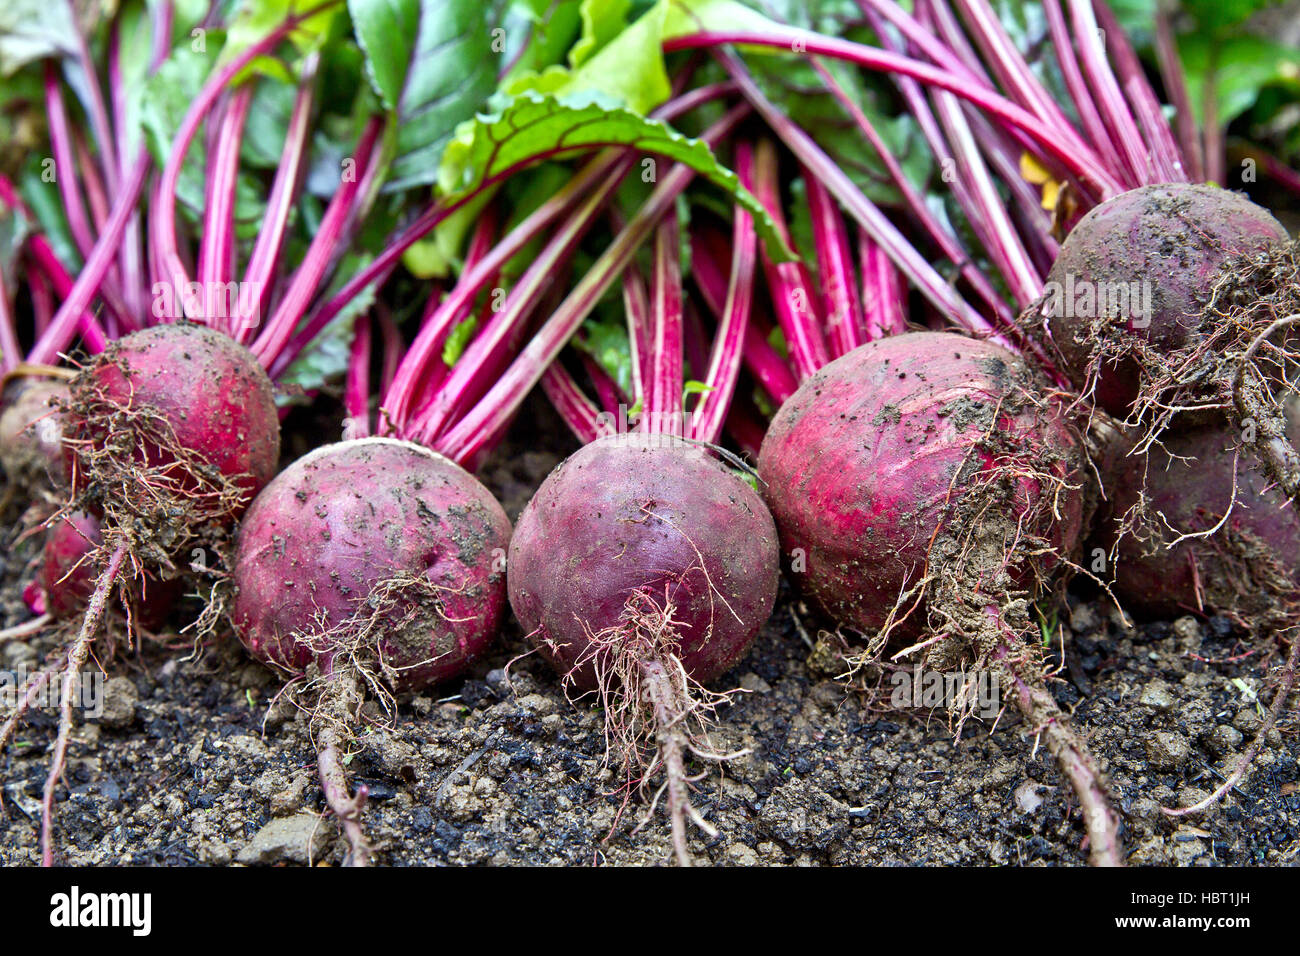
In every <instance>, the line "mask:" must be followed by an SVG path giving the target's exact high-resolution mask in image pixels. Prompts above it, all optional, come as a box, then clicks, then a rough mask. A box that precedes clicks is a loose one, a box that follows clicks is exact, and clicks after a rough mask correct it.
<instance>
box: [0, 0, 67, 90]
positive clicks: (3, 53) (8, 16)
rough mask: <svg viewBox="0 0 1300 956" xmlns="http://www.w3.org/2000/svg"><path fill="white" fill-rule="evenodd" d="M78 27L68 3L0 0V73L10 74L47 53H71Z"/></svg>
mask: <svg viewBox="0 0 1300 956" xmlns="http://www.w3.org/2000/svg"><path fill="white" fill-rule="evenodd" d="M79 29H80V28H79V27H78V25H77V24H76V23H75V22H74V21H73V19H72V7H71V5H70V4H68V3H61V2H60V3H56V2H54V0H4V3H0V76H11V75H13V74H14V73H15V72H17V71H18V70H20V69H21V68H22V67H24V66H26V65H27V64H28V63H35V62H36V61H38V60H44V59H46V58H47V57H52V56H65V55H69V54H71V53H72V52H73V51H74V50H75V46H74V43H75V42H76V39H75V38H76V36H77V33H78V30H79Z"/></svg>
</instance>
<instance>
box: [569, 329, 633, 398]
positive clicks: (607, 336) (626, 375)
mask: <svg viewBox="0 0 1300 956" xmlns="http://www.w3.org/2000/svg"><path fill="white" fill-rule="evenodd" d="M582 331H583V335H582V337H581V338H575V339H574V340H573V344H574V345H575V346H577V347H578V348H580V349H582V350H583V351H584V352H586V353H587V354H588V355H590V356H591V357H592V359H594V360H595V362H596V364H597V365H599V366H600V367H601V368H602V369H604V371H605V374H606V375H608V376H609V377H610V378H612V379H613V380H614V381H615V382H617V383H618V387H619V388H621V389H622V390H623V394H624V395H631V394H632V345H631V343H630V342H629V341H628V338H627V325H626V324H625V323H624V322H622V321H620V320H619V319H616V318H614V317H613V315H612V314H611V316H610V317H609V318H607V319H603V320H596V319H589V320H588V321H587V322H585V323H583V326H582Z"/></svg>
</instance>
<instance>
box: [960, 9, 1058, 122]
mask: <svg viewBox="0 0 1300 956" xmlns="http://www.w3.org/2000/svg"><path fill="white" fill-rule="evenodd" d="M957 4H958V6H959V7H960V8H961V10H962V13H963V15H964V17H965V19H966V22H967V23H969V24H971V26H972V28H973V30H972V32H973V33H974V34H975V39H976V42H977V43H978V44H979V45H980V47H981V48H982V49H983V51H984V59H985V61H986V62H987V63H989V65H990V66H991V67H992V69H993V71H994V73H995V74H996V75H997V77H998V79H999V80H1000V81H1001V83H1002V86H1003V87H1004V88H1005V89H1007V90H1009V91H1010V93H1011V98H1012V99H1013V100H1015V101H1016V102H1018V103H1020V105H1021V106H1024V107H1025V108H1026V109H1028V110H1030V111H1031V112H1033V113H1034V114H1035V115H1037V116H1038V118H1039V119H1041V120H1042V121H1043V122H1044V123H1047V124H1049V125H1050V126H1052V127H1053V128H1055V129H1058V130H1061V131H1062V133H1064V134H1066V136H1067V138H1068V139H1069V140H1070V141H1072V142H1073V143H1075V144H1076V145H1080V146H1082V145H1083V140H1082V139H1081V138H1080V136H1079V134H1078V132H1077V131H1076V130H1075V129H1074V127H1073V126H1072V125H1071V123H1070V121H1069V120H1068V119H1066V117H1065V114H1064V113H1062V112H1061V109H1060V107H1058V106H1057V105H1056V101H1055V100H1053V99H1052V96H1051V94H1049V93H1048V92H1047V90H1045V89H1044V88H1043V85H1042V84H1041V83H1039V82H1038V78H1037V77H1036V76H1034V73H1033V71H1032V70H1030V69H1029V64H1028V63H1026V62H1025V59H1024V57H1023V56H1021V54H1020V51H1019V50H1018V49H1016V45H1015V44H1014V43H1012V42H1011V38H1010V37H1009V36H1007V32H1006V30H1004V29H1003V28H1002V23H1001V21H1000V20H998V18H997V14H995V13H994V12H993V9H992V7H990V6H989V5H988V2H987V0H957Z"/></svg>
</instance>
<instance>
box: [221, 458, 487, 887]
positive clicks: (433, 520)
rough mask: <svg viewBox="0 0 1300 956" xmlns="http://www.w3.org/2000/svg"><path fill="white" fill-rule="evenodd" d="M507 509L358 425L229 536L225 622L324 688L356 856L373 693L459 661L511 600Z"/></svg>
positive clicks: (321, 756) (361, 841)
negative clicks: (360, 769) (229, 598)
mask: <svg viewBox="0 0 1300 956" xmlns="http://www.w3.org/2000/svg"><path fill="white" fill-rule="evenodd" d="M509 541H510V522H509V520H508V519H507V518H506V515H505V512H504V511H502V510H501V506H500V505H499V504H497V502H496V499H495V498H493V497H492V495H491V493H490V492H489V491H488V490H487V489H486V488H484V487H483V486H482V485H481V484H480V483H479V482H478V481H477V480H476V479H475V478H474V477H473V476H472V475H470V474H469V473H468V472H466V471H465V470H464V469H463V468H461V467H460V466H458V465H456V464H455V463H453V462H452V461H450V460H449V459H447V458H444V457H443V456H442V455H439V454H437V453H436V452H432V451H429V450H428V449H426V448H424V447H422V446H420V445H416V444H414V443H412V442H407V441H400V440H397V439H392V438H362V439H357V440H354V441H345V442H341V443H338V444H334V445H326V446H325V447H323V448H320V449H317V450H316V451H314V452H312V453H310V454H308V455H306V456H305V457H303V458H300V459H298V461H296V462H294V464H292V465H290V466H289V467H288V468H287V469H285V471H283V472H282V473H281V474H280V475H279V476H278V477H277V478H276V479H275V480H274V481H272V482H271V484H270V485H268V486H267V487H266V489H265V490H264V491H263V492H262V494H261V495H259V496H258V498H257V500H256V501H255V502H254V503H253V506H252V507H251V508H250V509H249V511H248V513H247V514H246V515H245V516H244V520H243V521H242V522H241V524H240V530H239V534H238V539H237V543H236V548H235V557H234V565H233V568H234V570H233V574H234V579H235V582H236V584H237V587H238V591H237V593H236V595H235V598H234V602H233V607H232V609H231V620H232V622H233V624H234V627H235V633H236V634H237V635H238V636H239V639H240V641H241V642H242V643H243V644H244V646H245V647H246V648H247V649H248V651H249V653H251V654H252V655H253V656H254V657H256V658H257V659H258V660H261V661H263V662H265V663H267V664H270V665H272V666H274V667H276V668H277V669H279V670H280V671H282V672H283V673H285V674H287V675H288V676H289V677H290V678H292V679H294V680H298V681H301V682H302V683H304V684H306V685H308V686H311V687H312V688H313V689H314V690H315V691H316V692H317V701H318V703H317V707H316V710H315V712H314V718H313V731H314V733H315V735H316V738H317V745H318V762H319V769H320V777H321V782H322V787H323V789H324V791H325V796H326V800H327V802H328V803H329V806H330V809H331V810H332V811H333V812H334V814H335V815H336V816H337V817H338V818H339V820H340V821H341V822H342V824H343V826H344V828H345V830H346V832H347V834H348V838H349V842H350V844H351V862H352V864H353V865H358V866H360V865H364V864H365V863H366V862H367V860H368V857H369V854H370V848H369V846H368V844H367V842H366V840H365V837H364V834H363V833H362V830H361V826H360V813H361V809H362V807H363V805H364V803H365V797H366V795H365V791H364V790H360V791H358V793H357V794H356V796H355V797H350V796H349V795H348V787H347V783H346V778H345V774H344V769H343V768H344V763H343V759H344V756H345V751H346V750H347V747H348V743H349V741H351V740H352V738H353V733H352V727H353V726H355V724H356V722H357V720H358V718H359V711H360V708H361V705H362V703H363V702H364V700H365V699H366V697H367V696H371V697H374V698H376V699H379V700H381V701H385V702H390V701H391V697H392V693H393V692H394V691H402V690H418V689H420V688H423V687H426V686H428V685H430V684H434V683H438V682H439V681H443V680H446V679H448V678H450V677H453V676H455V675H457V674H460V673H462V672H463V671H464V670H465V668H466V667H467V666H469V664H470V663H472V662H473V660H474V659H475V658H476V657H477V656H478V655H479V654H481V653H482V652H483V650H484V649H485V648H486V647H487V646H488V645H489V644H490V643H491V641H492V639H493V637H494V636H495V635H496V631H497V627H498V625H499V623H500V619H501V613H502V611H503V609H504V607H505V573H504V572H505V568H504V561H505V553H506V551H505V549H506V547H507V546H508V544H509Z"/></svg>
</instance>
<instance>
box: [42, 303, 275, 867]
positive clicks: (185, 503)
mask: <svg viewBox="0 0 1300 956" xmlns="http://www.w3.org/2000/svg"><path fill="white" fill-rule="evenodd" d="M63 423H64V438H63V441H64V446H65V448H66V450H67V451H66V453H67V457H68V461H69V472H70V474H71V486H72V494H73V506H75V509H76V510H82V511H85V512H88V513H89V514H92V515H94V516H95V517H96V518H97V519H98V520H99V522H100V535H101V539H102V540H101V543H100V545H99V547H98V548H97V549H96V551H95V552H94V554H93V555H92V561H91V565H92V566H93V567H94V568H95V570H96V572H97V577H96V578H95V583H94V585H93V587H92V588H91V590H90V597H89V599H88V602H87V606H86V612H85V615H84V617H83V619H82V622H81V627H80V629H79V630H78V632H77V635H76V637H75V638H74V639H73V641H72V642H71V644H70V645H69V647H68V650H67V663H66V666H65V667H64V668H63V673H62V686H63V687H64V689H65V693H64V695H63V698H62V705H61V711H60V719H59V731H58V737H57V739H56V741H55V745H54V758H53V760H52V762H51V767H50V774H49V777H48V778H47V780H46V786H45V794H44V801H43V811H44V812H43V817H42V825H41V847H42V853H41V856H42V862H43V863H44V864H46V865H51V864H52V863H53V860H54V847H53V843H52V833H53V820H52V814H53V805H54V790H55V787H56V786H57V785H58V782H59V779H60V778H61V776H62V773H63V761H64V758H65V756H66V753H67V746H68V735H69V734H70V733H71V729H72V706H73V697H72V695H71V694H70V693H67V691H68V689H69V688H71V686H72V684H73V681H75V679H76V675H77V672H78V671H79V670H80V669H81V667H82V665H83V664H84V663H85V661H86V660H87V659H88V657H89V655H90V650H91V646H92V644H93V643H94V641H95V639H96V637H97V636H98V631H99V624H100V620H101V618H102V617H103V615H104V612H105V610H106V609H107V608H108V607H109V605H110V603H111V597H112V594H113V591H114V589H115V588H116V587H118V586H119V585H121V581H120V580H119V579H120V578H121V577H122V576H124V575H126V574H128V573H129V574H130V575H131V576H132V577H136V578H140V577H141V576H142V575H145V574H147V573H148V572H149V570H150V569H154V568H161V569H165V571H166V572H168V573H169V576H171V575H175V574H177V573H179V569H178V568H177V566H176V563H175V561H174V558H175V557H176V556H177V555H178V554H186V549H190V548H192V547H193V546H196V545H200V546H203V547H204V548H205V549H206V548H212V549H213V550H217V549H218V548H219V547H220V545H221V544H222V543H223V542H224V536H225V535H226V534H227V532H228V531H229V527H230V525H231V524H232V523H233V522H234V520H235V519H236V518H237V517H238V516H239V515H240V514H241V513H242V512H243V510H244V508H245V507H246V506H247V503H248V501H249V500H250V499H251V498H252V496H253V495H254V494H255V493H256V492H257V491H258V489H260V488H261V487H262V485H263V484H265V483H266V481H267V480H268V479H269V478H270V476H271V475H272V473H273V472H274V469H275V466H276V462H277V459H278V457H279V450H280V423H279V417H278V415H277V413H276V408H275V401H274V396H273V395H272V390H271V382H270V379H268V378H267V376H266V373H265V372H264V371H263V370H262V368H261V366H260V365H258V363H257V360H256V359H255V358H254V357H253V355H252V353H251V352H249V351H248V350H247V349H245V348H244V347H243V346H241V345H239V344H238V343H236V342H234V341H233V340H232V339H230V338H229V337H227V336H225V335H222V334H221V333H219V332H216V331H214V330H212V329H209V328H206V327H203V326H198V325H192V324H190V323H177V324H174V325H160V326H154V327H151V328H148V329H145V330H143V331H140V332H133V333H131V334H129V335H127V336H124V337H123V338H122V339H120V340H118V341H117V342H113V343H110V344H109V346H108V348H107V349H106V350H105V351H104V352H103V353H102V354H100V355H99V356H97V357H96V358H95V359H94V360H93V361H92V362H91V363H90V364H89V365H87V366H86V367H85V368H84V369H83V370H82V372H81V373H80V374H79V375H78V376H77V377H76V378H75V379H73V381H72V384H71V386H70V397H69V401H68V407H67V409H66V411H65V413H64V416H63ZM73 510H74V507H71V506H70V507H69V509H68V511H69V512H71V511H73ZM187 557H188V555H187ZM187 563H188V562H187ZM121 586H123V587H125V586H124V585H121ZM127 600H128V601H129V600H130V598H129V595H128V597H127ZM50 679H51V680H53V677H52V676H51V678H50Z"/></svg>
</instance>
